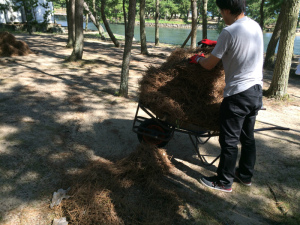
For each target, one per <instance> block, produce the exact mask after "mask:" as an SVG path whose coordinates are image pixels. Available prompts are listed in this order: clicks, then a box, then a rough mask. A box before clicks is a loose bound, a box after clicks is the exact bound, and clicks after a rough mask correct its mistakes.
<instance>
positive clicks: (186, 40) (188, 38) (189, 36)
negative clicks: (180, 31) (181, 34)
mask: <svg viewBox="0 0 300 225" xmlns="http://www.w3.org/2000/svg"><path fill="white" fill-rule="evenodd" d="M191 36H192V31H191V32H190V33H189V35H188V36H187V38H186V39H185V41H184V42H183V44H182V45H181V48H184V46H185V45H186V43H187V42H188V41H189V40H190V38H191Z"/></svg>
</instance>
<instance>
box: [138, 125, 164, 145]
mask: <svg viewBox="0 0 300 225" xmlns="http://www.w3.org/2000/svg"><path fill="white" fill-rule="evenodd" d="M138 131H139V132H141V133H138V134H137V136H138V139H139V142H140V143H142V142H144V143H148V144H152V145H156V146H157V147H159V148H161V147H164V146H165V145H166V144H168V142H169V141H164V140H160V139H166V138H168V137H170V131H168V130H167V129H165V128H163V127H162V126H161V125H160V124H158V123H157V122H155V121H154V120H153V119H148V120H145V121H143V122H142V123H141V124H140V125H139V128H138ZM155 137H156V138H155Z"/></svg>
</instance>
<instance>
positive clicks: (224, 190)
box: [200, 179, 232, 192]
mask: <svg viewBox="0 0 300 225" xmlns="http://www.w3.org/2000/svg"><path fill="white" fill-rule="evenodd" d="M200 182H201V183H202V184H203V185H205V186H206V187H208V188H210V189H214V190H217V191H223V192H232V189H230V190H226V189H218V188H214V187H211V186H208V185H207V184H206V183H204V182H203V181H202V179H200Z"/></svg>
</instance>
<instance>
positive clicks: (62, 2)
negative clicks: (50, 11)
mask: <svg viewBox="0 0 300 225" xmlns="http://www.w3.org/2000/svg"><path fill="white" fill-rule="evenodd" d="M52 3H53V8H54V10H55V9H60V8H66V0H52Z"/></svg>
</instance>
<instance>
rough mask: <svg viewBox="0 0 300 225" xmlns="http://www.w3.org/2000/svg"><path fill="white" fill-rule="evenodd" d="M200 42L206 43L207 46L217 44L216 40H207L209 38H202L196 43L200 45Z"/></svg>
mask: <svg viewBox="0 0 300 225" xmlns="http://www.w3.org/2000/svg"><path fill="white" fill-rule="evenodd" d="M201 44H204V45H208V46H215V45H216V44H217V41H212V40H209V39H203V40H202V41H199V42H198V45H201Z"/></svg>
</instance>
